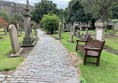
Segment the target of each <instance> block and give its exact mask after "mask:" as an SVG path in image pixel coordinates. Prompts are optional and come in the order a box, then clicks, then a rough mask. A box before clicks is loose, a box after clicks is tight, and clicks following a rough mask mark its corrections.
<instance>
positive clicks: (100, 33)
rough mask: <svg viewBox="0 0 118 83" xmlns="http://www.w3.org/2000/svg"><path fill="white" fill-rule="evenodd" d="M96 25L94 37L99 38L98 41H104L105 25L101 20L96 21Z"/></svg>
mask: <svg viewBox="0 0 118 83" xmlns="http://www.w3.org/2000/svg"><path fill="white" fill-rule="evenodd" d="M95 26H96V39H97V40H100V41H104V40H105V37H104V36H105V27H104V24H103V23H102V22H97V23H96V24H95Z"/></svg>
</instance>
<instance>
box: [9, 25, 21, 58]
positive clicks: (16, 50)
mask: <svg viewBox="0 0 118 83" xmlns="http://www.w3.org/2000/svg"><path fill="white" fill-rule="evenodd" d="M9 36H10V41H11V45H12V51H13V54H12V55H10V56H11V57H12V56H18V55H19V54H20V53H21V51H22V49H21V48H20V44H19V41H18V34H17V30H16V27H15V25H13V24H11V25H10V26H9Z"/></svg>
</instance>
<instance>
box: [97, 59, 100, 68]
mask: <svg viewBox="0 0 118 83" xmlns="http://www.w3.org/2000/svg"><path fill="white" fill-rule="evenodd" d="M99 62H100V58H99V57H98V58H97V62H96V66H99Z"/></svg>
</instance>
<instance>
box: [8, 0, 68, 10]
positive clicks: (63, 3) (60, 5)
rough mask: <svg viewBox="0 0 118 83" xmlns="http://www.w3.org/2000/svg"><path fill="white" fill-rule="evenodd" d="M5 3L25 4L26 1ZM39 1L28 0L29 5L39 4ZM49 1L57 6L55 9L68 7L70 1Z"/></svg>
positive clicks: (15, 0) (18, 0)
mask: <svg viewBox="0 0 118 83" xmlns="http://www.w3.org/2000/svg"><path fill="white" fill-rule="evenodd" d="M6 1H13V2H16V3H26V0H6ZM40 1H41V0H29V3H30V4H31V5H34V3H37V2H40ZM50 1H53V2H54V3H56V4H57V7H58V8H65V7H67V6H68V2H69V1H70V0H50Z"/></svg>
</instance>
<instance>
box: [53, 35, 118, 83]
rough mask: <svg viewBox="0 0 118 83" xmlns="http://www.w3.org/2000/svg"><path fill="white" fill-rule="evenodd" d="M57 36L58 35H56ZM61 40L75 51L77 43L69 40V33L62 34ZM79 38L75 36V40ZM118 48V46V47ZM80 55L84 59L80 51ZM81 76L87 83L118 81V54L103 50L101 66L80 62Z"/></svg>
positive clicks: (70, 49)
mask: <svg viewBox="0 0 118 83" xmlns="http://www.w3.org/2000/svg"><path fill="white" fill-rule="evenodd" d="M54 36H56V35H54ZM62 37H63V38H62V39H61V42H62V43H63V45H64V46H65V47H66V48H67V49H68V50H69V51H70V52H75V45H76V43H70V42H67V41H68V40H69V38H70V37H69V33H63V34H62ZM76 39H77V38H74V41H75V40H76ZM117 48H118V47H117ZM77 53H78V57H80V58H81V59H82V60H83V55H82V54H81V53H80V52H79V51H78V52H77ZM78 67H79V68H80V72H81V77H84V78H85V79H86V81H87V83H118V56H117V55H114V54H111V53H109V52H106V51H103V52H102V54H101V61H100V66H99V67H98V66H96V65H94V64H87V65H83V64H79V65H78Z"/></svg>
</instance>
